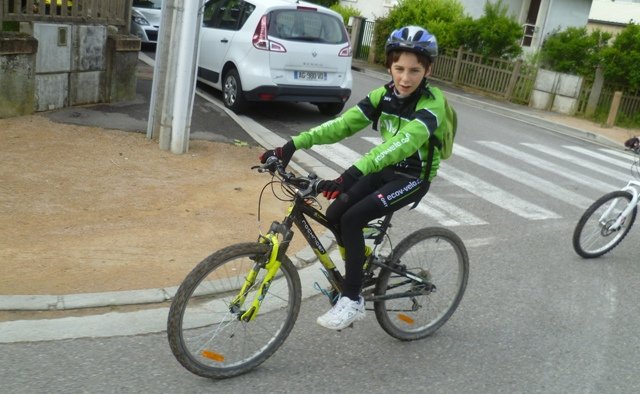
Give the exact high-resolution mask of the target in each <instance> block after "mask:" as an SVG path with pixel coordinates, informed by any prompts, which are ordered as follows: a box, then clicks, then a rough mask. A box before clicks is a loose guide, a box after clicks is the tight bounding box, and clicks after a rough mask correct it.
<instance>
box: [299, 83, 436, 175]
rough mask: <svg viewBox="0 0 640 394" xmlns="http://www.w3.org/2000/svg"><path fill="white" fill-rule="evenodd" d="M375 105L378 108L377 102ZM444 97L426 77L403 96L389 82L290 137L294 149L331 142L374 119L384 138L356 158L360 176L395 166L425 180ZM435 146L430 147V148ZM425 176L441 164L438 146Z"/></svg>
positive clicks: (342, 137)
mask: <svg viewBox="0 0 640 394" xmlns="http://www.w3.org/2000/svg"><path fill="white" fill-rule="evenodd" d="M378 106H380V108H379V109H377V107H378ZM444 106H445V98H444V95H443V93H442V91H441V90H440V89H438V88H436V87H433V86H429V85H428V84H427V83H426V81H425V83H424V84H423V86H422V88H420V89H417V90H416V91H415V92H414V93H413V94H411V95H410V96H408V97H406V98H399V97H397V96H396V95H395V93H394V90H393V87H392V85H391V84H387V85H384V86H381V87H379V88H377V89H374V90H372V91H371V92H369V94H368V95H367V97H366V98H364V99H363V100H361V101H360V102H359V103H358V105H356V106H354V107H352V108H350V109H349V110H347V111H346V112H344V113H343V114H342V115H341V116H339V117H337V118H335V119H333V120H331V121H328V122H325V123H323V124H321V125H319V126H316V127H314V128H312V129H310V130H308V131H305V132H302V133H300V134H299V135H297V136H295V137H293V143H294V144H295V146H296V149H308V148H311V147H312V146H313V145H323V144H332V143H335V142H338V141H341V140H342V139H344V138H347V137H349V136H351V135H353V134H355V133H357V132H358V131H360V130H362V129H364V128H365V127H367V126H368V125H370V124H371V123H372V122H375V121H376V118H377V117H378V119H377V130H379V131H380V134H381V136H382V140H383V142H382V143H381V144H380V145H378V146H376V147H374V148H373V149H371V150H370V151H369V152H367V153H366V154H364V155H363V156H362V157H361V158H360V159H358V160H357V161H356V162H355V163H354V166H355V167H356V168H357V169H359V170H360V171H361V172H362V174H363V175H367V174H371V173H374V172H378V171H380V170H382V169H383V168H385V167H388V166H395V170H396V171H398V172H402V173H406V174H407V175H410V176H414V177H417V178H420V179H425V172H426V171H427V168H428V166H427V164H428V163H427V156H428V151H429V143H430V140H429V137H430V135H431V134H432V133H434V135H435V137H437V138H438V139H442V135H441V134H442V128H439V126H440V124H441V122H444V121H445V107H444ZM434 148H435V147H434ZM432 163H433V164H432V165H431V171H430V174H429V177H428V180H429V181H431V180H432V179H433V178H434V177H435V175H436V173H437V171H438V167H439V166H440V151H439V150H438V149H437V148H435V149H434V153H433V162H432Z"/></svg>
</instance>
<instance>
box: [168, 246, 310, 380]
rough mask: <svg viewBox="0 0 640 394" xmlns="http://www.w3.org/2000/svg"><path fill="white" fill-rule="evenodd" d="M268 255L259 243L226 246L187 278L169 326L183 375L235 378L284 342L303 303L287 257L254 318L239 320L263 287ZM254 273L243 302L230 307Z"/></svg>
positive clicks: (173, 306)
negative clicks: (183, 368) (187, 373)
mask: <svg viewBox="0 0 640 394" xmlns="http://www.w3.org/2000/svg"><path fill="white" fill-rule="evenodd" d="M270 252H271V247H270V246H268V245H265V244H260V243H243V244H237V245H233V246H229V247H227V248H225V249H222V250H220V251H218V252H216V253H214V254H212V255H211V256H209V257H207V258H206V259H205V260H204V261H202V262H201V263H200V264H198V265H197V266H196V267H195V268H194V269H193V271H191V273H189V275H187V277H186V278H185V280H184V282H183V283H182V284H181V285H180V288H179V289H178V291H177V293H176V296H175V298H174V299H173V302H172V303H171V308H170V310H169V318H168V322H167V335H168V339H169V345H170V346H171V351H172V352H173V354H174V356H175V357H176V359H177V360H178V361H179V362H180V364H182V365H183V366H184V367H185V368H186V369H187V370H189V371H191V372H193V373H194V374H196V375H199V376H203V377H207V378H226V377H231V376H236V375H239V374H241V373H244V372H247V371H249V370H250V369H252V368H255V367H256V366H258V365H259V364H261V363H262V362H264V361H265V360H266V359H267V358H268V357H269V356H271V355H272V354H273V353H274V352H275V351H276V350H277V349H278V348H279V347H280V345H282V343H283V342H284V341H285V339H286V338H287V336H288V335H289V333H290V332H291V329H292V328H293V325H294V323H295V320H296V318H297V316H298V312H299V311H300V302H301V291H300V277H299V275H298V272H297V270H296V268H295V266H294V265H293V263H291V261H290V260H289V259H288V258H287V257H286V256H284V257H283V258H282V261H281V266H280V270H279V272H278V274H276V276H275V278H274V279H273V280H272V281H271V283H270V285H269V286H268V290H267V293H266V295H265V296H264V298H263V299H262V300H260V309H259V312H258V314H257V316H255V317H254V318H253V319H251V320H248V321H245V319H241V316H242V315H243V314H244V313H245V312H246V311H247V310H248V309H249V308H250V307H251V304H252V303H253V301H254V299H255V296H256V293H257V290H258V288H259V287H260V285H261V284H262V280H263V278H264V276H265V274H266V272H267V270H266V269H264V264H265V263H266V262H267V261H268V259H269V255H270ZM253 269H257V271H258V275H257V277H256V278H255V280H254V281H253V284H252V286H251V287H249V289H248V292H247V294H246V297H245V298H244V300H245V301H244V303H242V304H238V303H237V302H235V303H234V300H236V298H237V297H238V295H239V293H240V289H241V288H242V286H243V284H244V283H245V280H246V278H248V277H249V274H250V272H252V270H253Z"/></svg>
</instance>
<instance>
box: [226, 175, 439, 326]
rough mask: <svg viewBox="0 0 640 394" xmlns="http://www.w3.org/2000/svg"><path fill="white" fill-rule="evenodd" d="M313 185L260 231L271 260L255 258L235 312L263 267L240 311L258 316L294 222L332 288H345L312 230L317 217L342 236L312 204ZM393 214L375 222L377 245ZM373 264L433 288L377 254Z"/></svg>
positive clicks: (247, 317) (234, 304) (246, 318)
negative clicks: (248, 303) (263, 232)
mask: <svg viewBox="0 0 640 394" xmlns="http://www.w3.org/2000/svg"><path fill="white" fill-rule="evenodd" d="M312 188H313V186H309V188H308V189H306V190H300V189H295V193H294V194H293V201H292V203H291V205H290V206H289V208H288V210H287V212H286V214H285V217H284V219H283V220H282V222H277V221H274V222H273V223H271V226H270V228H269V231H268V232H267V234H266V235H261V236H260V237H259V239H258V241H259V242H260V243H264V244H267V245H270V246H271V252H270V254H269V258H268V261H267V263H266V264H265V263H262V262H256V264H255V265H254V267H253V268H252V269H251V271H250V272H249V273H248V274H247V277H246V278H245V282H244V284H243V286H242V288H241V289H240V291H239V293H238V295H237V296H236V297H235V298H234V300H233V302H231V304H230V306H229V309H230V310H231V311H232V312H238V311H239V308H240V306H241V305H243V303H244V302H245V299H246V295H247V294H248V292H249V290H250V289H251V288H252V287H253V285H254V284H255V280H256V278H257V277H258V272H259V270H260V269H263V268H264V269H266V270H267V274H266V275H265V277H264V279H263V280H262V283H261V284H260V287H259V289H258V291H257V292H256V296H255V297H254V299H253V301H252V303H251V306H250V307H249V309H247V310H246V311H245V312H244V313H242V314H241V315H240V319H241V320H243V321H250V320H253V319H254V318H255V317H256V316H257V314H258V311H259V309H260V304H261V302H262V300H263V299H264V298H265V296H266V295H267V292H268V290H269V286H270V284H271V281H272V280H273V278H274V277H275V275H276V274H277V272H278V270H279V269H280V265H281V261H282V258H283V256H285V255H286V252H287V249H288V248H289V244H290V241H291V239H292V238H293V234H294V233H293V231H292V230H291V228H292V227H293V225H295V226H296V227H297V228H298V230H300V232H301V233H302V236H303V237H304V239H305V240H306V241H307V244H308V245H309V246H310V247H311V249H312V250H313V252H314V254H315V255H316V257H317V258H318V260H319V261H320V263H321V264H322V266H323V267H324V268H325V273H326V277H327V280H328V281H329V283H330V284H331V286H333V288H334V289H335V290H336V291H338V292H340V293H341V292H342V282H343V280H344V278H343V277H342V274H341V273H340V271H338V269H337V268H336V265H335V263H334V262H333V260H332V259H331V257H330V256H329V253H328V252H327V249H326V248H325V247H324V245H322V242H321V241H320V239H319V238H318V236H317V235H316V233H315V231H313V229H312V228H311V225H310V224H309V220H308V219H311V220H313V221H315V222H316V223H318V224H320V225H321V226H322V227H324V228H326V229H327V230H329V231H331V233H332V234H333V235H334V237H335V238H336V239H339V237H338V230H337V228H336V227H335V226H333V225H332V224H331V223H330V222H329V220H328V219H327V217H326V216H325V215H324V214H323V213H322V212H320V211H319V210H318V209H316V208H315V207H313V206H312V205H311V204H310V197H309V195H310V190H311V189H312ZM392 217H393V213H390V214H388V215H386V216H385V217H384V218H383V219H382V220H381V221H379V222H378V223H377V225H375V226H374V228H375V230H378V231H377V233H375V234H374V235H373V236H370V238H372V239H373V240H374V242H373V243H374V248H375V247H377V246H378V245H380V244H382V242H383V241H384V238H385V237H386V236H387V234H386V230H387V229H388V228H389V227H391V218H392ZM379 230H382V231H379ZM279 236H281V237H282V240H280V239H279ZM373 255H374V254H373V253H371V254H370V255H368V256H369V257H370V256H373ZM371 265H375V266H378V267H383V268H385V269H388V270H390V271H392V272H394V273H396V274H398V275H400V276H404V277H405V278H407V280H408V281H410V282H411V281H413V282H417V283H418V284H420V285H424V286H426V288H428V289H432V284H430V283H429V282H428V281H427V280H425V279H424V278H421V277H418V276H416V275H412V274H411V273H409V272H406V270H403V269H402V267H396V266H394V265H393V264H388V261H387V260H380V259H378V258H373V259H372V258H367V260H366V261H365V265H364V269H365V270H366V272H367V273H371V272H372V267H371ZM369 279H372V278H369ZM374 283H375V282H371V281H369V282H367V278H366V277H365V283H364V284H363V285H364V286H363V287H364V288H366V287H368V286H371V285H372V284H374ZM403 284H404V283H403ZM400 285H402V284H400ZM413 295H420V293H416V294H413V293H411V292H407V293H403V294H394V295H386V296H372V297H368V298H367V300H369V301H382V300H386V299H392V298H401V297H408V296H409V297H410V296H413Z"/></svg>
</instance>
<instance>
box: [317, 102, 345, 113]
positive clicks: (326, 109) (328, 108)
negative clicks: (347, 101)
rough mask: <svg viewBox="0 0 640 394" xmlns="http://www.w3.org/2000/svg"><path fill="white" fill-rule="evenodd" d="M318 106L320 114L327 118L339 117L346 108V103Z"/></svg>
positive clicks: (321, 104) (319, 104)
mask: <svg viewBox="0 0 640 394" xmlns="http://www.w3.org/2000/svg"><path fill="white" fill-rule="evenodd" d="M316 105H317V106H318V110H320V113H321V114H323V115H327V116H335V115H338V114H339V113H340V112H342V109H343V108H344V103H318V104H316Z"/></svg>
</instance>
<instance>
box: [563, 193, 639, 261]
mask: <svg viewBox="0 0 640 394" xmlns="http://www.w3.org/2000/svg"><path fill="white" fill-rule="evenodd" d="M631 199H632V196H631V193H628V192H625V191H622V190H617V191H615V192H611V193H609V194H605V195H604V196H602V197H600V198H599V199H598V200H597V201H596V202H594V203H593V204H591V206H590V207H589V208H587V210H586V211H585V213H584V214H583V215H582V217H581V218H580V220H579V221H578V224H577V225H576V229H575V230H574V232H573V249H574V250H575V251H576V253H578V254H579V255H580V256H582V257H584V258H586V259H588V258H594V257H599V256H602V255H603V254H605V253H607V252H609V251H610V250H611V249H613V248H615V247H616V245H618V244H619V243H620V241H622V239H623V238H624V237H625V236H626V235H627V233H628V232H629V230H631V226H632V225H633V222H634V221H635V220H636V213H637V210H638V208H637V207H634V208H633V210H632V211H631V212H630V213H629V215H628V216H627V217H626V218H624V219H623V220H622V222H621V224H620V226H619V227H617V228H613V227H612V225H613V224H614V223H615V222H616V220H617V219H618V217H619V216H620V214H621V213H622V211H624V210H625V209H626V208H627V207H628V206H629V204H630V203H631Z"/></svg>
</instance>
